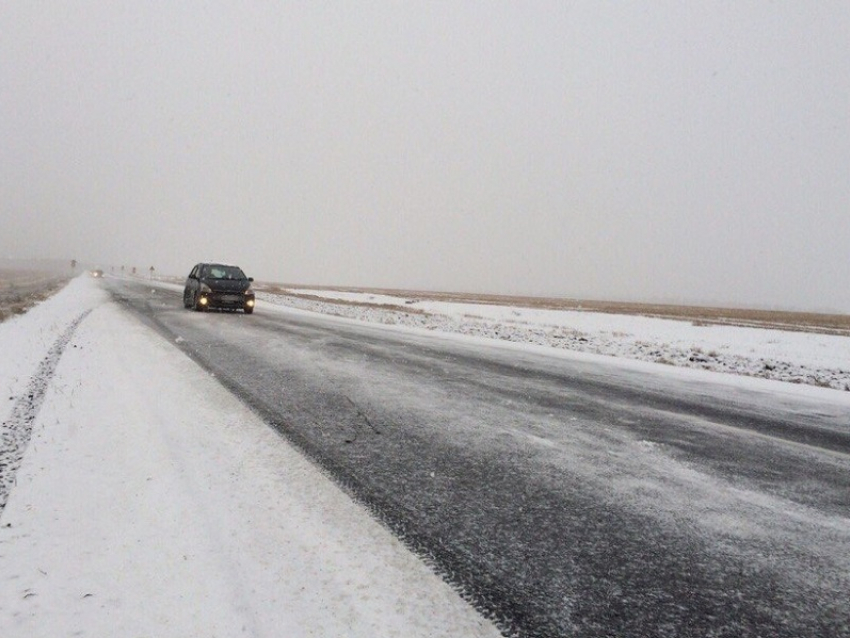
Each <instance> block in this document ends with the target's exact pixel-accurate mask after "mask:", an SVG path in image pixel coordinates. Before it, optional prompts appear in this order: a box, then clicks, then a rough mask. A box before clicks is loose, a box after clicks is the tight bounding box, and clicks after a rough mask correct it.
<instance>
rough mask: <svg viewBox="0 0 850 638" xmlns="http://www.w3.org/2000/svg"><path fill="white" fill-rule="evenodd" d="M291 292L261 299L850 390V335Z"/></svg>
mask: <svg viewBox="0 0 850 638" xmlns="http://www.w3.org/2000/svg"><path fill="white" fill-rule="evenodd" d="M289 292H291V293H292V294H271V293H258V299H260V300H261V301H263V302H265V303H268V304H280V305H286V306H290V307H294V308H300V309H303V310H309V311H314V312H321V313H326V314H333V315H338V316H342V317H349V318H352V319H358V320H362V321H369V322H378V323H383V324H393V325H400V326H410V327H416V328H424V329H427V330H436V331H440V332H447V333H455V334H462V335H471V336H478V337H486V338H491V339H499V340H504V341H510V342H514V343H525V344H535V345H540V346H545V347H549V348H557V349H561V350H569V351H573V352H584V353H591V354H601V355H609V356H614V357H621V358H627V359H633V360H638V361H648V362H654V363H662V364H667V365H671V366H679V367H688V368H698V369H703V370H711V371H716V372H725V373H731V374H738V375H744V376H750V377H760V378H764V379H773V380H777V381H786V382H790V383H797V384H805V385H814V386H820V387H825V388H832V389H835V390H844V391H848V390H850V337H845V336H835V335H825V334H813V333H807V332H793V331H786V330H771V329H765V328H750V327H736V326H720V325H695V324H694V323H693V322H689V321H677V320H670V319H657V318H653V317H643V316H638V315H615V314H608V313H601V312H585V311H569V310H539V309H532V308H520V307H514V306H499V305H486V304H463V303H451V302H442V301H427V300H418V299H411V298H407V297H396V296H392V295H380V294H371V293H357V292H341V291H331V290H309V289H303V288H297V289H292V290H291V291H289ZM306 297H319V298H321V299H312V298H306ZM258 312H259V308H258Z"/></svg>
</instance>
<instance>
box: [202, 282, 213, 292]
mask: <svg viewBox="0 0 850 638" xmlns="http://www.w3.org/2000/svg"><path fill="white" fill-rule="evenodd" d="M201 292H212V288H210V287H209V286H207V285H206V284H201Z"/></svg>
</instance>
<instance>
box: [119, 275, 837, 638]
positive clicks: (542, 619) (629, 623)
mask: <svg viewBox="0 0 850 638" xmlns="http://www.w3.org/2000/svg"><path fill="white" fill-rule="evenodd" d="M105 285H107V286H109V288H110V289H111V291H112V293H113V295H114V297H115V299H116V300H117V301H119V302H120V303H121V304H123V305H124V306H125V307H126V308H127V309H128V310H129V311H131V312H133V313H135V314H136V315H137V316H139V317H140V318H141V319H142V320H143V321H145V322H146V323H148V324H149V325H150V326H152V327H154V328H155V329H156V330H158V331H159V332H160V333H161V334H162V335H164V336H165V337H166V338H168V339H169V340H170V341H171V342H172V343H174V344H175V345H176V346H178V347H180V348H182V349H183V350H184V351H185V352H186V353H187V354H188V355H190V356H191V357H193V358H194V359H195V360H196V361H197V362H198V363H199V364H200V365H202V366H203V367H204V368H206V369H207V370H209V371H210V372H211V373H213V374H215V375H216V377H217V378H218V379H219V380H220V381H221V383H222V384H223V385H225V386H226V387H227V388H229V389H230V390H232V391H233V392H234V393H236V394H237V395H238V396H239V397H240V398H241V399H242V400H244V401H245V402H246V403H247V404H249V405H250V406H252V407H253V408H254V409H255V410H256V411H257V412H258V413H260V414H261V415H262V416H263V417H264V418H265V419H266V420H267V421H268V422H269V423H270V424H271V425H273V426H274V427H276V428H277V429H278V430H279V431H280V432H281V434H282V435H283V436H285V437H286V438H287V439H288V440H290V441H291V442H292V443H294V444H295V445H297V446H298V447H299V448H300V449H302V450H303V452H304V453H305V454H307V455H308V456H309V457H310V458H312V459H313V460H314V461H315V462H316V463H317V464H318V465H320V466H321V467H322V468H324V469H325V470H326V471H327V472H328V473H329V474H330V475H331V476H332V477H333V478H334V479H335V480H336V481H337V482H338V483H339V484H340V485H341V486H343V487H344V488H345V489H346V490H348V492H349V493H350V494H351V495H352V496H353V497H355V498H357V499H359V500H360V501H362V502H363V503H364V504H365V505H367V506H368V507H369V508H370V509H371V510H372V512H373V513H374V514H375V515H376V516H377V517H379V518H380V519H381V520H383V521H384V522H385V524H386V525H388V526H389V527H390V528H392V529H393V530H394V531H395V532H396V534H397V535H398V536H399V537H400V538H402V539H403V540H404V541H405V542H406V543H407V544H408V545H409V546H410V547H411V548H412V549H414V550H415V551H416V552H418V553H419V554H420V555H421V556H422V557H423V558H424V559H425V560H427V561H429V562H430V563H431V564H432V565H433V567H434V569H435V570H437V571H438V572H439V573H441V574H442V575H443V576H444V578H446V579H447V580H448V581H449V582H451V583H452V584H454V585H455V586H456V587H457V588H458V590H459V591H461V592H462V593H463V595H464V596H466V597H467V598H468V599H469V600H470V601H471V602H472V603H473V604H474V605H476V606H477V607H478V608H479V609H480V610H481V611H482V613H485V614H486V615H488V616H490V617H492V618H494V619H495V620H497V622H498V623H499V624H500V627H502V629H503V631H504V632H505V634H506V635H517V636H580V637H585V636H676V637H680V638H681V637H690V636H701V637H702V636H738V637H744V636H772V637H781V636H787V637H789V638H790V637H794V638H803V637H808V636H810V637H813V638H814V637H818V638H825V637H839V636H850V409H848V408H846V407H841V406H840V405H839V404H837V403H836V404H828V403H827V404H824V403H823V402H818V401H813V400H809V399H805V398H795V397H794V396H792V395H790V394H788V395H786V394H783V393H775V392H770V391H754V390H745V389H742V388H738V387H736V386H735V385H734V384H731V383H728V384H727V383H723V376H722V375H716V376H717V378H718V381H717V382H716V383H715V382H709V381H706V378H707V377H706V376H705V375H702V376H700V375H681V376H677V375H670V374H666V373H664V371H662V372H659V373H658V374H652V373H647V372H639V371H636V370H630V369H628V367H625V368H624V367H620V366H617V365H615V364H610V365H609V364H604V363H598V362H586V361H573V360H571V359H569V358H564V357H560V356H545V355H538V354H534V353H529V352H525V351H522V350H519V349H516V348H510V347H501V346H493V347H485V346H480V345H476V344H472V343H469V342H464V341H460V340H456V339H444V338H441V337H439V336H436V335H434V336H430V335H414V334H409V333H404V332H400V331H394V330H391V329H387V328H383V327H381V326H363V325H357V324H354V323H351V322H346V321H342V320H338V319H334V318H328V317H320V316H315V317H312V316H307V315H305V314H303V313H282V312H272V311H271V310H266V311H264V308H263V306H262V304H260V305H259V307H258V309H257V312H256V313H255V314H254V315H253V316H244V315H242V314H231V313H212V312H211V313H195V312H192V311H188V310H185V309H183V307H182V304H181V299H180V295H179V293H172V292H168V291H165V290H161V289H157V290H156V291H155V292H154V291H153V290H152V289H151V288H149V287H147V286H144V285H138V284H130V283H125V282H120V281H117V280H110V281H108V282H106V284H105ZM779 387H781V386H779Z"/></svg>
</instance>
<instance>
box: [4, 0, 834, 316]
mask: <svg viewBox="0 0 850 638" xmlns="http://www.w3.org/2000/svg"><path fill="white" fill-rule="evenodd" d="M237 5H238V3H229V2H198V1H195V0H184V1H182V2H177V3H175V2H154V1H151V2H114V1H109V2H106V1H92V2H59V1H57V2H46V3H28V2H15V3H3V4H2V5H0V24H2V29H3V36H2V38H0V87H2V89H0V258H10V257H11V258H49V259H72V258H73V259H77V260H79V261H81V262H86V263H96V264H100V265H102V266H103V267H104V268H110V267H115V268H119V267H120V266H122V265H124V266H126V267H127V268H130V267H133V266H135V267H138V268H139V269H140V270H142V271H145V272H147V270H148V268H149V267H150V266H154V267H155V268H156V271H157V272H159V273H167V274H176V275H185V274H186V273H188V271H189V269H190V268H191V266H192V265H193V264H194V263H195V262H197V261H202V260H208V259H209V260H221V261H226V262H231V263H238V264H239V265H241V266H242V267H243V268H244V269H245V270H246V271H247V272H248V274H250V275H252V276H254V277H255V278H257V279H261V280H267V281H280V282H288V283H301V284H310V285H317V284H327V285H351V286H370V287H393V288H416V289H437V290H452V291H480V292H496V293H507V294H536V295H554V296H566V297H580V298H594V299H619V300H651V301H670V302H686V303H717V304H734V305H745V306H768V307H781V308H795V309H818V310H838V311H844V312H850V274H848V273H849V272H850V271H848V263H850V262H848V248H850V116H848V114H850V38H848V34H850V4H848V3H846V2H837V1H836V2H826V1H825V2H818V3H802V2H799V3H798V2H794V3H791V2H787V3H773V2H766V1H765V2H761V1H758V2H755V1H744V2H705V3H681V2H622V3H613V2H612V3H603V2H597V1H587V2H567V1H552V2H533V1H528V2H498V1H493V0H488V1H486V2H483V1H482V2H473V1H470V2H439V1H429V2H408V1H405V2H357V3H353V2H351V3H349V2H305V3H275V2H259V1H258V2H250V3H247V4H246V5H245V6H237Z"/></svg>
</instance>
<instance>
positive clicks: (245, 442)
mask: <svg viewBox="0 0 850 638" xmlns="http://www.w3.org/2000/svg"><path fill="white" fill-rule="evenodd" d="M88 310H91V313H90V314H89V315H88V316H87V317H86V319H85V321H83V322H82V323H81V324H80V325H79V327H78V328H77V330H76V332H75V333H74V334H73V336H72V337H71V338H70V340H69V341H68V343H67V345H66V347H65V351H64V354H62V356H61V359H60V360H59V361H58V365H56V366H55V370H52V371H49V374H51V375H52V376H51V378H49V379H46V380H45V382H46V383H47V388H46V391H45V396H44V398H43V403H42V404H41V406H40V410H38V412H37V414H35V415H34V416H35V419H34V422H33V423H32V438H31V441H30V444H29V446H28V448H27V449H26V453H25V455H23V462H22V463H21V465H20V468H19V469H18V470H17V472H16V476H15V481H14V483H15V484H14V486H13V488H12V489H11V492H10V493H9V494H8V502H7V503H6V506H5V509H4V510H3V511H2V516H0V636H3V637H4V638H36V637H44V638H53V637H56V636H72V635H75V636H156V637H165V636H174V637H175V638H176V637H180V638H184V637H186V636H242V635H245V636H257V637H260V636H267V637H270V638H271V637H279V636H293V637H296V636H363V637H366V636H399V637H402V636H404V637H406V636H429V637H432V636H482V637H484V636H497V635H499V633H498V631H497V630H496V629H495V628H494V627H493V625H492V624H490V623H489V622H488V621H485V620H484V619H483V618H481V617H480V616H479V615H478V614H477V613H475V612H474V611H473V610H472V609H471V608H470V607H469V606H468V605H467V604H466V603H465V602H463V601H462V600H461V599H460V598H459V597H458V595H457V594H456V593H455V592H454V591H452V589H451V588H450V587H449V586H448V585H446V584H445V583H444V582H442V581H441V580H440V579H439V578H438V577H437V576H435V575H434V574H433V573H432V572H431V571H430V570H429V569H428V568H427V567H426V566H425V565H424V564H423V563H422V562H421V561H420V560H419V559H418V558H416V557H414V556H413V555H412V554H411V553H410V552H409V551H408V550H407V549H405V548H404V547H403V546H402V545H401V543H399V542H398V541H397V540H396V539H395V538H394V537H393V536H392V535H391V534H390V533H389V532H388V531H387V530H385V529H384V528H383V527H382V526H381V525H379V524H378V523H377V522H375V521H374V520H373V519H372V518H371V517H370V516H369V515H368V514H367V513H366V512H365V511H364V510H363V509H362V508H361V507H360V506H358V505H356V504H355V503H353V502H352V501H351V500H350V499H349V498H348V497H347V496H345V495H344V494H343V493H342V492H340V491H339V490H338V489H337V488H336V487H335V486H334V485H333V484H332V483H331V481H330V480H328V479H327V478H326V477H325V476H323V475H322V474H321V473H320V472H319V471H318V470H317V469H316V468H315V467H314V466H313V465H311V464H310V463H309V462H307V461H306V460H305V459H304V458H303V457H302V456H301V455H299V454H298V453H297V452H295V451H293V450H292V449H291V448H290V447H289V446H288V445H286V444H285V443H284V441H283V440H282V439H281V438H280V437H279V436H278V435H277V434H275V433H274V432H272V431H271V430H270V429H269V428H268V427H267V425H266V424H264V423H263V422H262V421H261V420H259V419H258V418H257V417H256V416H255V415H254V414H253V413H252V412H250V411H249V410H248V409H246V408H245V407H244V406H243V405H241V404H240V403H239V401H237V400H236V399H235V398H234V397H233V396H232V395H230V394H229V393H228V392H227V391H225V390H224V389H223V388H222V387H221V386H220V385H218V384H217V383H216V382H215V380H214V379H211V378H210V377H209V375H208V374H206V373H204V372H203V371H202V370H201V369H200V368H198V367H197V365H196V364H194V363H193V362H191V361H190V360H189V359H187V358H186V357H185V356H184V355H183V354H182V353H180V352H179V351H178V350H176V349H174V348H173V347H171V346H169V345H168V344H167V343H166V342H165V341H163V340H162V339H161V337H159V336H157V335H155V334H154V333H152V332H151V331H150V330H149V329H147V328H145V327H143V326H142V324H140V323H139V322H137V321H134V320H133V319H132V318H130V317H129V316H128V315H127V314H126V313H124V312H122V311H121V310H120V309H118V308H117V307H116V305H115V304H114V303H111V302H110V300H109V296H108V295H107V294H106V293H105V292H103V291H102V290H101V289H100V287H99V286H98V285H97V284H96V283H95V282H93V281H90V280H86V279H76V280H74V281H73V282H72V283H71V284H70V285H69V286H68V287H67V288H66V289H65V290H64V291H63V292H61V293H60V294H58V295H57V296H55V297H53V298H51V299H50V300H48V301H47V302H44V303H42V304H41V305H39V306H37V307H36V308H34V309H33V310H31V311H30V312H29V313H28V314H26V315H24V316H21V317H17V318H15V319H13V320H10V321H7V322H5V323H3V324H0V352H2V353H3V358H2V365H0V387H2V388H3V390H4V391H5V393H6V394H5V395H4V396H5V397H7V398H6V401H5V403H6V405H5V407H4V411H3V413H2V419H3V422H4V427H5V426H6V425H8V423H9V421H10V420H11V419H12V418H13V415H12V405H13V404H15V403H16V400H17V399H19V398H21V397H24V398H26V395H27V394H28V389H29V387H30V385H31V383H32V375H33V374H34V373H35V372H36V370H37V369H38V366H39V362H40V361H41V360H42V359H43V357H45V356H46V355H47V353H48V351H49V350H50V348H51V347H52V346H53V345H54V344H55V343H56V342H57V341H58V340H60V339H61V337H62V334H63V333H64V332H65V331H66V330H67V328H68V325H69V324H70V322H71V321H72V320H73V319H74V318H76V317H79V316H80V315H81V314H82V313H84V312H86V311H88ZM10 399H11V400H10ZM17 456H18V455H16V454H15V453H12V452H10V451H9V450H8V449H7V450H5V451H4V454H3V457H2V460H0V463H2V464H3V465H4V471H5V472H7V473H8V472H9V471H10V468H11V467H12V466H14V465H15V464H16V458H17Z"/></svg>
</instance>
